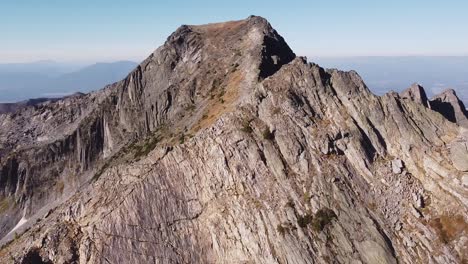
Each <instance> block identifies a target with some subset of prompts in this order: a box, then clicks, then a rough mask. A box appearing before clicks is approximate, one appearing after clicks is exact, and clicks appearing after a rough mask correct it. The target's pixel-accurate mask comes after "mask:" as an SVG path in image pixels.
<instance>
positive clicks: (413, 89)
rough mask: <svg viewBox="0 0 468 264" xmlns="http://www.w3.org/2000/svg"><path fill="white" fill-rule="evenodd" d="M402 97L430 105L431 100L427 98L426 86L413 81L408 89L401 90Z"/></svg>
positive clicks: (426, 105)
mask: <svg viewBox="0 0 468 264" xmlns="http://www.w3.org/2000/svg"><path fill="white" fill-rule="evenodd" d="M400 97H401V98H403V99H408V100H412V101H414V102H417V103H420V104H422V105H424V106H425V107H429V100H428V99H427V96H426V92H425V91H424V88H423V87H422V86H421V85H419V84H417V83H413V84H412V85H411V86H410V87H409V88H408V89H406V90H404V91H403V92H401V93H400Z"/></svg>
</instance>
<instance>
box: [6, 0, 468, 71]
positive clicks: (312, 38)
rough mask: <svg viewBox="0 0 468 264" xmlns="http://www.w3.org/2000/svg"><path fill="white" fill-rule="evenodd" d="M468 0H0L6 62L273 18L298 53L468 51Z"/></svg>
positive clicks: (123, 47)
mask: <svg viewBox="0 0 468 264" xmlns="http://www.w3.org/2000/svg"><path fill="white" fill-rule="evenodd" d="M467 13H468V1H465V0H446V1H442V0H440V1H433V0H424V1H422V0H405V1H403V0H393V1H381V0H352V1H351V0H347V1H338V0H336V1H325V0H321V1H315V0H308V1H305V0H304V1H297V0H288V1H254V0H249V1H248V0H236V1H224V2H221V1H219V0H218V1H215V0H206V1H204V0H198V1H194V0H192V1H188V0H179V1H131V0H125V1H122V0H112V1H111V0H80V1H77V0H66V1H65V0H54V1H53V0H40V1H39V0H0V32H1V38H0V63H5V62H28V61H36V60H44V59H51V60H57V61H82V62H95V61H114V60H122V59H129V60H136V61H139V60H141V59H143V58H145V57H146V56H147V55H148V54H149V53H151V52H152V51H153V50H154V49H156V48H157V47H158V46H159V45H161V44H162V43H163V42H164V41H165V39H166V38H167V36H168V35H169V34H170V33H171V32H173V31H174V30H175V29H176V28H177V27H178V26H180V25H181V24H203V23H209V22H217V21H226V20H236V19H243V18H246V17H247V16H249V15H252V14H254V15H260V16H263V17H265V18H267V19H268V20H269V21H270V23H271V24H272V25H273V27H275V28H276V29H277V30H278V31H279V33H280V34H281V35H283V37H285V39H286V41H287V42H288V43H289V44H290V46H291V47H292V49H293V50H294V51H295V52H296V54H298V55H306V56H312V57H314V56H315V57H316V56H377V55H383V56H394V55H404V56H406V55H468V15H467Z"/></svg>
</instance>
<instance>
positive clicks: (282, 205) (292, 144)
mask: <svg viewBox="0 0 468 264" xmlns="http://www.w3.org/2000/svg"><path fill="white" fill-rule="evenodd" d="M418 91H419V92H420V94H422V93H421V91H422V92H424V91H423V90H422V88H421V90H419V89H418ZM402 97H404V98H409V99H411V100H407V99H404V98H402ZM414 98H419V99H417V100H414ZM421 98H422V97H415V96H413V95H410V96H408V97H407V96H406V95H405V96H403V95H401V96H400V95H398V94H396V93H389V94H386V95H384V96H381V97H379V96H376V95H374V94H372V93H371V92H370V91H369V89H368V88H367V87H366V85H365V84H364V82H363V81H362V80H361V78H360V77H359V75H358V74H357V73H356V72H353V71H351V72H342V71H339V70H326V69H323V68H321V67H320V66H318V65H316V64H313V63H308V62H307V61H306V59H305V58H302V57H296V56H295V54H294V53H293V52H292V51H291V49H290V48H289V47H288V46H287V44H286V42H285V41H284V39H283V38H282V37H281V36H280V35H279V34H278V33H277V32H276V31H275V30H274V29H273V28H272V27H271V26H270V24H269V23H268V22H267V21H266V20H265V19H263V18H261V17H255V16H252V17H249V18H247V19H245V20H241V21H232V22H225V23H217V24H208V25H202V26H182V27H180V28H179V29H177V30H176V31H175V32H174V33H173V34H172V35H171V36H170V37H169V38H168V39H167V41H166V43H165V44H164V45H163V46H161V47H160V48H158V49H157V50H156V51H155V52H154V53H153V54H151V56H150V57H149V58H148V59H146V60H145V61H143V62H142V63H141V64H140V65H139V66H138V67H137V68H136V69H135V70H134V71H133V72H132V73H131V74H130V75H129V76H128V77H127V78H125V79H124V80H122V81H121V82H117V83H115V84H112V85H109V86H108V87H105V88H104V89H102V90H100V91H97V92H94V93H91V94H87V95H82V96H78V97H74V98H66V99H63V100H60V101H57V102H49V103H44V104H39V105H36V106H33V107H26V108H24V109H22V110H21V111H19V112H17V113H15V114H6V115H0V124H1V126H0V157H1V160H0V166H1V167H0V168H1V170H0V173H1V174H0V187H1V190H0V197H1V199H2V200H1V201H0V210H1V211H0V235H1V236H2V237H3V239H2V243H3V247H2V249H1V251H0V262H1V263H31V260H35V261H37V263H462V262H463V261H466V260H467V258H468V256H467V255H466V252H468V245H467V241H468V233H467V232H468V225H467V207H468V191H467V186H468V168H467V167H466V164H468V152H467V146H468V144H467V142H468V134H467V130H466V129H465V128H463V127H461V126H459V125H457V124H456V123H453V122H451V121H450V120H448V119H447V118H446V117H444V116H443V115H441V114H439V113H437V112H435V111H433V110H432V109H431V108H429V107H427V106H428V105H424V102H425V101H426V100H424V99H423V100H420V99H421ZM18 223H20V224H21V225H18ZM12 229H14V230H12Z"/></svg>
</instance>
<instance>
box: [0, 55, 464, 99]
mask: <svg viewBox="0 0 468 264" xmlns="http://www.w3.org/2000/svg"><path fill="white" fill-rule="evenodd" d="M309 61H311V62H315V63H318V64H319V65H320V66H322V67H325V68H339V69H343V70H355V71H357V72H358V73H359V75H361V77H362V78H363V79H364V81H365V82H366V84H367V85H368V86H369V88H370V89H371V90H372V91H373V92H375V93H377V94H384V93H386V92H388V91H390V90H394V91H398V92H401V91H402V90H404V89H406V88H408V87H409V86H410V85H411V84H412V83H415V82H416V83H419V84H421V85H422V86H424V87H425V89H426V91H427V92H428V96H429V97H432V96H434V95H435V94H439V93H440V92H442V91H443V90H445V89H447V88H453V89H455V90H456V91H457V94H458V96H459V97H460V99H461V100H462V101H463V102H464V103H465V105H468V56H458V57H436V56H434V57H426V56H407V57H314V56H309ZM136 66H137V63H136V62H132V61H118V62H112V63H96V64H93V65H83V64H73V63H59V62H54V61H39V62H34V63H11V64H0V103H1V102H17V101H23V100H27V99H31V98H53V97H61V96H66V95H70V94H73V93H75V92H90V91H93V90H97V89H100V88H102V87H104V86H105V85H106V84H109V83H113V82H116V81H119V80H121V79H123V78H124V77H125V76H126V75H127V74H128V73H129V72H130V71H131V70H132V69H134V68H135V67H136Z"/></svg>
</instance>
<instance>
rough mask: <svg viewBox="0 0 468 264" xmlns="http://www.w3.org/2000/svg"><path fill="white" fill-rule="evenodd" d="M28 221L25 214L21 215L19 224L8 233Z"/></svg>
mask: <svg viewBox="0 0 468 264" xmlns="http://www.w3.org/2000/svg"><path fill="white" fill-rule="evenodd" d="M27 221H28V219H26V218H25V217H24V216H23V217H21V219H20V220H19V222H18V224H16V226H15V227H13V229H12V230H11V231H10V233H8V235H9V234H11V233H13V231H15V230H16V229H18V228H20V226H22V225H24V223H26V222H27Z"/></svg>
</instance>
